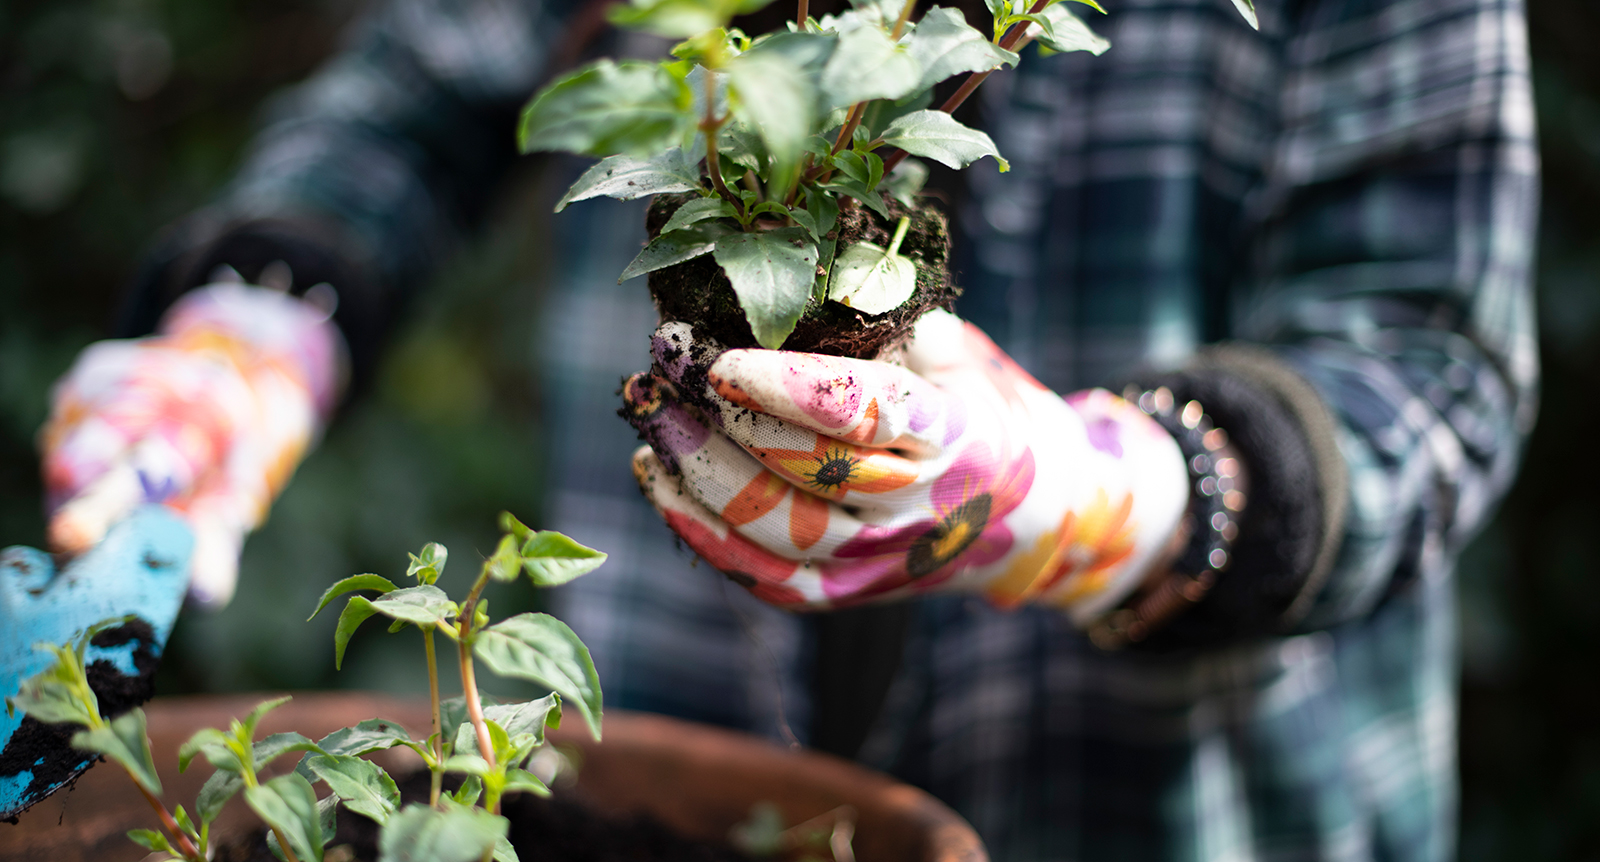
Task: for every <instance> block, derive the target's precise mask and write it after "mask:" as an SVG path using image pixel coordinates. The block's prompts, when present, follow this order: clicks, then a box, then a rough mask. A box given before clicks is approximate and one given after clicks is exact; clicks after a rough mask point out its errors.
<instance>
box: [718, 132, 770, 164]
mask: <svg viewBox="0 0 1600 862" xmlns="http://www.w3.org/2000/svg"><path fill="white" fill-rule="evenodd" d="M717 152H719V153H721V154H722V160H723V161H725V162H732V163H733V164H736V165H738V166H739V167H742V168H748V169H750V170H752V171H758V172H759V171H765V170H766V169H767V160H768V159H770V158H771V156H770V155H769V154H768V153H767V145H766V143H765V142H763V141H762V140H761V133H760V132H757V131H756V130H755V129H752V128H750V127H749V126H747V125H745V124H744V123H742V122H740V121H738V120H733V121H732V122H730V123H728V124H727V125H726V126H723V127H722V131H721V132H719V133H717Z"/></svg>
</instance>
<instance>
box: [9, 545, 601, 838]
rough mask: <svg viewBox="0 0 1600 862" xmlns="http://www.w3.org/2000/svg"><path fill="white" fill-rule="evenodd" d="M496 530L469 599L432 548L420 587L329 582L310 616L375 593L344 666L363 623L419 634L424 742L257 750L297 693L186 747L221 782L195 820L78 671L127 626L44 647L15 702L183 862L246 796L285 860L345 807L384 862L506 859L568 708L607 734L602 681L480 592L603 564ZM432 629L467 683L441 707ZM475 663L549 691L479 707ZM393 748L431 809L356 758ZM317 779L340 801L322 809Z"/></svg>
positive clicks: (363, 726) (142, 834)
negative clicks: (99, 769)
mask: <svg viewBox="0 0 1600 862" xmlns="http://www.w3.org/2000/svg"><path fill="white" fill-rule="evenodd" d="M501 526H502V529H503V530H504V535H503V536H502V537H501V539H500V542H499V544H498V546H497V547H496V548H495V552H494V554H493V555H491V556H490V557H489V558H488V559H487V560H485V561H484V563H483V565H482V566H481V567H480V569H479V571H478V575H477V577H476V579H475V580H474V581H473V583H472V586H471V588H470V589H469V590H468V592H467V595H466V598H465V599H464V600H463V601H461V602H460V603H457V602H454V601H452V600H451V599H450V597H449V596H448V595H447V594H446V593H445V592H444V590H442V589H440V588H439V586H438V585H437V584H438V581H439V576H440V575H441V574H442V573H443V572H444V568H445V562H446V559H447V557H448V553H447V551H446V550H445V548H444V547H443V546H442V545H438V544H429V545H427V546H426V547H424V548H423V549H422V552H421V553H420V554H414V555H411V563H410V565H409V566H408V567H407V570H406V575H407V577H410V578H412V579H414V580H415V581H416V585H415V586H410V587H400V586H399V585H397V584H395V583H394V582H393V581H391V580H389V579H388V578H384V577H381V576H378V575H370V574H369V575H355V576H353V577H349V578H345V579H343V580H341V581H339V582H338V583H336V584H334V585H333V586H331V587H329V588H328V590H327V592H325V593H324V594H323V595H322V598H321V600H320V601H318V603H317V607H316V610H315V611H313V612H312V616H313V617H315V616H316V615H317V613H320V612H321V611H322V609H323V608H325V607H327V606H328V604H329V603H331V602H332V601H333V600H334V599H336V598H338V597H339V596H342V595H345V594H348V593H351V592H357V591H360V592H367V593H376V594H377V595H376V596H375V597H374V598H370V599H369V598H367V597H366V596H362V595H357V596H353V597H351V598H350V599H349V600H348V601H347V602H346V603H345V607H344V611H343V612H342V613H341V614H340V615H339V622H338V626H337V629H336V631H335V634H334V650H335V658H336V661H337V662H338V663H340V664H342V663H343V660H344V651H345V647H346V646H347V645H348V643H349V641H350V637H351V636H352V635H353V634H354V633H355V631H356V629H357V628H359V627H360V626H361V624H362V623H363V622H365V621H366V620H367V619H368V618H369V617H372V616H375V615H376V616H383V617H387V618H389V619H390V620H391V621H392V622H391V624H390V626H389V630H390V631H391V632H395V631H399V630H400V629H402V628H406V627H415V628H417V629H419V630H420V631H421V632H422V636H423V646H424V652H425V655H426V658H427V667H428V692H429V698H430V701H431V706H432V716H433V721H432V732H431V733H430V734H429V735H428V737H427V738H426V739H423V740H417V739H413V738H411V736H410V734H408V733H407V732H406V731H405V730H404V729H403V728H402V727H401V726H400V725H399V724H397V723H395V722H392V721H385V720H383V719H376V718H375V719H369V720H367V721H363V722H361V723H360V724H357V725H355V726H354V727H347V728H344V729H342V730H337V731H334V732H333V733H331V734H328V735H327V736H325V737H323V738H322V739H320V740H317V741H315V742H313V741H312V740H311V739H309V738H307V737H305V736H303V735H301V734H299V733H293V732H289V733H275V734H272V735H270V736H267V737H265V738H263V739H256V738H255V736H256V728H257V725H258V724H259V723H260V721H261V719H262V717H263V716H264V715H266V714H267V712H269V711H270V710H272V709H274V708H276V707H278V706H281V705H282V704H284V703H285V702H287V701H288V700H289V698H287V697H285V698H280V699H277V700H271V701H267V702H265V703H262V704H260V705H259V706H257V707H256V708H255V710H254V711H252V712H251V713H250V714H249V715H248V716H246V717H245V718H244V719H243V720H237V719H236V720H234V721H233V723H232V724H231V726H230V727H229V728H228V729H227V730H219V729H215V728H207V729H204V730H201V731H199V732H197V733H196V734H195V735H194V736H193V737H191V738H190V739H189V741H188V742H186V743H185V744H184V745H183V747H182V748H181V749H180V750H179V768H180V769H181V770H186V769H188V767H189V765H190V763H192V762H193V761H194V759H195V758H196V757H204V758H205V759H206V760H207V761H208V762H209V763H211V765H212V766H214V767H216V772H215V773H213V774H212V776H211V777H210V779H208V780H207V781H206V783H205V785H204V786H203V787H202V788H201V789H200V793H199V795H198V796H197V798H196V799H195V804H194V813H193V814H192V815H191V814H190V813H189V812H188V811H186V810H185V809H184V807H183V806H181V805H179V806H177V807H176V808H175V809H172V810H171V811H169V810H168V809H167V808H166V806H165V805H163V804H162V802H161V801H160V799H159V797H160V795H161V782H160V780H159V778H158V777H157V775H156V768H155V764H154V761H153V759H152V757H151V753H150V743H149V739H148V737H147V736H146V734H145V727H146V719H145V714H144V711H143V710H140V709H134V710H131V711H130V712H128V713H126V714H124V715H122V716H119V717H117V718H115V719H111V720H109V721H108V720H106V719H104V718H102V717H101V716H100V711H99V705H98V702H97V700H96V698H95V694H94V691H93V690H92V689H91V688H90V687H89V684H88V680H87V676H86V673H85V669H84V652H85V649H86V648H87V646H88V644H89V641H90V640H91V639H93V637H94V636H95V635H96V634H97V633H99V632H100V631H103V630H104V629H105V628H108V627H110V626H114V625H117V624H119V623H121V622H124V620H110V621H107V622H105V623H101V624H99V625H97V626H95V627H94V628H92V629H90V630H89V631H87V632H85V633H84V634H83V635H82V636H81V637H79V638H78V640H77V641H76V642H75V643H74V644H73V645H71V646H67V647H61V646H54V645H44V646H43V647H42V648H47V649H50V650H51V651H53V652H54V653H55V654H56V657H57V661H56V663H55V664H54V665H53V666H52V667H51V668H49V669H48V670H46V671H44V672H43V673H40V674H38V675H37V676H35V677H33V678H31V679H29V680H27V681H26V682H25V683H24V684H23V686H22V689H21V691H20V692H19V693H18V695H17V696H16V697H15V698H12V699H11V701H10V702H9V703H8V706H9V708H13V709H16V708H20V709H22V710H24V711H25V712H27V713H28V714H29V715H32V716H34V717H35V718H37V719H39V720H40V721H44V722H49V723H56V722H68V723H72V724H76V725H80V726H82V727H83V728H84V730H82V731H80V732H79V733H78V734H76V735H75V736H74V737H73V738H72V744H73V745H74V746H75V747H77V748H80V749H83V750H85V751H91V752H95V753H98V754H102V755H104V756H106V757H107V758H110V759H111V760H114V761H116V762H117V763H118V764H120V765H121V766H122V767H123V768H124V769H125V770H127V772H128V775H129V777H131V778H132V779H133V782H134V784H135V785H136V786H137V787H138V788H139V791H140V793H141V794H142V795H143V796H144V797H145V799H146V800H148V801H149V803H150V805H151V807H152V808H154V809H155V811H156V813H157V817H158V818H159V820H160V823H161V829H159V830H152V829H136V830H133V831H132V832H130V833H129V835H128V837H129V838H131V839H132V840H133V841H134V842H136V843H138V844H140V845H141V846H143V847H146V848H148V849H150V850H153V851H160V852H165V853H167V854H169V855H170V856H171V857H174V858H179V859H183V860H187V862H203V860H205V859H207V858H209V854H210V852H211V850H212V847H211V845H212V843H213V842H212V840H211V835H210V828H211V824H212V823H213V822H214V821H215V820H216V818H217V816H218V815H219V814H220V813H221V812H222V809H223V806H224V805H225V804H226V803H227V802H228V801H229V800H230V799H231V798H232V797H234V796H235V795H240V794H242V796H243V798H244V801H245V803H246V804H247V805H248V806H249V807H250V809H251V810H253V811H254V812H255V813H256V814H257V815H259V816H260V817H261V819H262V820H263V821H264V822H265V823H266V824H267V826H268V828H269V830H270V832H269V837H268V845H269V846H270V847H271V849H272V851H273V852H274V853H275V854H277V855H278V857H279V858H281V859H285V860H288V862H308V860H317V862H321V860H322V858H323V850H324V847H325V846H326V845H327V843H328V842H329V841H331V840H332V838H333V836H334V816H335V812H336V809H337V807H338V806H339V805H343V806H344V807H345V808H346V809H348V810H350V811H353V812H355V813H357V814H360V815H362V816H365V817H368V818H371V819H372V820H374V821H376V822H377V823H378V824H379V825H380V826H381V827H382V828H381V832H380V838H379V853H380V856H379V858H380V859H381V860H384V862H402V860H430V862H470V860H475V859H482V860H491V859H493V860H500V862H511V860H515V859H516V858H517V857H516V852H515V851H514V850H513V849H512V847H511V844H510V843H509V842H508V841H507V840H506V834H507V831H508V828H509V824H508V822H507V821H506V819H505V818H503V817H501V816H500V814H499V811H500V800H501V798H502V797H503V796H504V794H506V793H510V792H513V791H528V792H532V793H536V794H540V795H547V794H548V793H549V792H550V791H549V788H548V787H547V786H546V785H545V782H544V781H543V780H541V779H540V778H539V776H537V775H535V774H534V773H533V772H532V771H530V769H529V768H528V767H529V765H530V764H529V761H530V759H531V757H532V756H533V754H534V753H535V751H536V750H537V749H538V748H539V747H540V746H541V745H543V744H544V742H545V729H546V728H547V727H556V726H558V725H559V724H560V721H561V715H562V710H563V707H570V708H572V709H574V710H576V711H577V713H578V715H579V716H580V717H582V719H583V721H584V723H585V724H586V725H587V727H588V728H589V731H590V732H591V733H593V734H594V736H595V738H597V739H598V738H599V736H600V716H601V694H600V682H599V679H598V677H597V676H596V674H595V669H594V662H593V661H592V660H591V659H590V657H589V651H588V649H587V648H586V647H585V646H584V645H583V642H582V641H580V640H579V639H578V637H577V635H576V634H574V633H573V632H572V630H571V629H570V628H568V627H567V626H566V625H565V624H564V623H562V622H560V621H559V620H557V619H555V618H554V617H551V616H549V615H547V614H537V613H524V614H517V615H516V616H513V617H509V618H507V619H504V620H501V621H499V622H493V621H492V620H491V618H490V617H489V614H488V608H487V606H486V604H487V603H486V602H484V601H483V599H482V593H483V589H484V587H485V586H486V585H487V584H488V582H489V581H491V580H496V581H514V580H516V579H517V578H518V577H519V576H521V575H522V574H524V573H526V574H527V576H528V577H529V579H530V580H532V581H533V583H534V584H536V585H539V586H554V585H557V584H563V583H566V582H568V581H570V580H572V579H574V578H577V577H579V576H581V575H583V574H586V573H588V572H590V571H592V570H594V569H595V568H597V567H598V566H599V565H600V564H601V563H603V562H604V561H605V558H606V555H605V554H603V553H600V552H599V551H595V550H593V549H590V548H586V547H584V546H583V545H580V544H578V543H577V542H574V541H572V540H571V539H569V538H567V537H566V536H564V535H562V534H560V533H556V532H545V531H534V530H531V529H529V528H528V527H526V526H524V525H523V524H522V523H521V522H519V521H517V519H515V518H513V517H512V516H511V515H509V514H505V515H502V516H501ZM436 634H437V635H440V636H442V637H444V638H445V639H447V640H449V641H451V642H453V643H454V644H455V646H456V656H457V660H458V661H459V664H460V669H461V680H462V696H461V697H459V698H454V699H450V700H443V699H441V698H440V695H439V674H438V664H437V653H436V651H435V637H434V636H435V635H436ZM478 661H481V662H483V664H484V665H485V666H486V667H487V668H489V670H490V671H492V672H494V673H495V674H497V675H499V676H503V677H507V678H511V679H520V680H526V681H530V682H533V683H536V684H538V685H540V686H543V687H545V688H548V689H550V690H551V693H550V694H549V695H547V696H545V697H543V698H540V699H538V700H533V701H528V702H525V703H505V704H492V705H490V704H485V702H484V698H483V696H482V695H481V694H480V693H479V691H478V686H477V675H476V663H477V662H478ZM396 746H403V747H405V748H409V749H411V750H412V751H414V752H416V753H417V755H418V756H419V757H421V758H422V761H423V763H424V764H425V765H426V766H427V768H428V771H429V772H430V773H431V784H430V792H429V799H428V804H426V805H423V804H419V803H413V804H410V805H407V806H405V807H403V808H402V807H401V803H400V791H399V788H398V787H397V786H396V784H395V782H394V780H393V779H392V778H390V777H389V775H388V774H387V773H385V772H384V771H383V769H381V768H380V767H378V766H377V765H376V764H374V763H372V762H371V761H368V760H366V759H364V758H363V757H362V755H365V754H370V753H372V752H376V751H382V750H386V749H390V748H394V747H396ZM291 752H297V753H301V754H302V757H301V760H300V762H299V764H298V765H297V766H296V767H295V769H294V771H293V772H290V773H288V774H285V775H279V776H276V777H272V778H266V777H264V776H263V775H262V770H264V769H265V768H266V767H267V766H268V764H270V763H271V762H272V761H274V760H276V759H277V758H279V757H281V756H283V755H285V754H289V753H291ZM446 773H459V774H461V775H463V776H464V780H463V781H462V782H461V784H460V786H459V788H458V789H457V790H456V791H455V792H453V793H445V792H444V791H443V778H444V775H445V774H446ZM318 783H322V784H324V785H326V786H327V788H328V789H329V791H331V792H330V793H329V794H328V795H326V796H323V797H321V798H320V799H319V798H318V796H317V792H316V785H317V784H318Z"/></svg>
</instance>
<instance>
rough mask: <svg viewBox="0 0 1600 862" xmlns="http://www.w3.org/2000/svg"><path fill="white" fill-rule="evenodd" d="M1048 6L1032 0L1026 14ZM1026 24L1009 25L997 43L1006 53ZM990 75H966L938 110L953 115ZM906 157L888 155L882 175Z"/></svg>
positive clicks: (901, 153)
mask: <svg viewBox="0 0 1600 862" xmlns="http://www.w3.org/2000/svg"><path fill="white" fill-rule="evenodd" d="M1048 5H1050V0H1034V2H1033V5H1032V6H1030V7H1029V8H1028V14H1029V15H1037V14H1039V13H1040V12H1043V11H1044V8H1045V7H1046V6H1048ZM1028 23H1029V22H1027V21H1023V22H1020V23H1017V24H1013V25H1011V29H1009V30H1007V31H1006V34H1005V36H1003V37H1001V39H1000V42H999V45H1000V47H1001V48H1004V49H1006V50H1007V51H1009V50H1011V49H1012V48H1014V47H1016V44H1017V43H1018V42H1019V41H1021V40H1022V34H1024V33H1026V32H1028ZM992 74H994V70H993V69H990V70H989V71H987V72H973V73H971V74H970V75H968V76H967V79H966V80H965V81H962V82H961V86H960V88H958V89H957V90H956V91H955V92H954V93H951V94H950V98H948V99H945V100H944V104H942V105H940V106H939V110H941V111H943V112H945V113H946V114H954V113H955V112H956V109H957V108H959V107H961V105H962V103H963V102H965V101H966V100H967V97H968V96H970V95H972V92H973V91H974V90H976V89H978V86H979V85H980V84H982V83H983V82H984V81H987V80H988V79H989V76H990V75H992ZM906 155H907V153H906V151H905V150H901V151H899V152H897V153H894V154H892V155H890V156H889V158H887V159H884V160H883V173H884V174H885V175H887V174H888V173H889V172H890V171H892V170H894V167H895V165H898V164H900V163H901V162H903V161H905V160H906Z"/></svg>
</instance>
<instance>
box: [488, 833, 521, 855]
mask: <svg viewBox="0 0 1600 862" xmlns="http://www.w3.org/2000/svg"><path fill="white" fill-rule="evenodd" d="M494 862H521V860H519V859H518V858H517V849H516V848H515V847H512V846H511V840H510V839H509V838H506V837H505V836H503V835H502V836H500V838H498V839H496V840H495V842H494Z"/></svg>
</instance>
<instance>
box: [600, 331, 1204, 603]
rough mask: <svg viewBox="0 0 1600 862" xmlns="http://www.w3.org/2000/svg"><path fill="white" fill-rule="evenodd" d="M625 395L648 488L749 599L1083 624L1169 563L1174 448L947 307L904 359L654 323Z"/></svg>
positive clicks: (1174, 523) (1123, 411) (1110, 400)
mask: <svg viewBox="0 0 1600 862" xmlns="http://www.w3.org/2000/svg"><path fill="white" fill-rule="evenodd" d="M653 352H654V355H655V359H656V367H655V370H654V371H652V372H650V373H646V374H640V375H636V376H634V377H633V378H631V379H630V380H628V381H627V383H626V385H625V387H624V399H625V400H626V402H627V406H626V407H625V410H624V414H625V415H626V416H627V417H628V419H629V421H630V422H632V423H633V424H634V426H635V427H636V428H638V430H639V431H640V432H641V433H642V434H643V436H644V438H645V439H646V441H648V442H649V443H650V447H648V448H644V449H641V450H640V451H639V452H638V453H637V454H636V455H635V458H634V471H635V474H636V475H637V476H638V478H639V481H640V485H641V486H642V488H643V489H644V491H645V493H646V495H648V496H649V497H650V499H651V500H652V502H654V503H655V505H656V507H657V508H658V509H659V510H660V511H661V513H662V516H663V517H664V518H665V519H666V521H667V523H668V524H669V525H670V526H671V527H672V529H673V530H674V531H675V532H677V534H678V535H679V536H680V537H681V538H682V539H683V540H684V541H685V542H686V543H688V545H689V546H690V547H691V548H692V549H693V550H694V551H695V552H696V553H697V554H699V555H700V556H701V557H703V558H704V559H706V560H707V561H708V562H709V563H710V564H711V565H713V566H715V567H716V568H718V569H720V570H721V571H723V572H725V573H727V574H728V575H729V576H730V577H732V578H734V579H735V580H737V581H739V582H741V583H743V584H744V585H745V586H747V587H749V588H750V589H751V590H752V591H754V592H755V593H756V594H757V595H758V596H759V597H761V598H763V599H765V600H767V601H770V602H773V603H775V604H779V605H784V606H790V607H807V608H826V607H840V606H847V605H851V604H856V603H860V602H863V601H867V600H871V599H878V598H894V597H904V596H907V595H912V594H917V593H921V592H925V591H929V590H934V589H953V590H962V591H968V592H976V593H980V594H983V595H985V596H987V597H988V598H989V599H990V600H992V601H994V602H995V603H997V604H1000V605H1002V606H1010V605H1015V604H1018V603H1021V602H1026V601H1032V602H1043V603H1048V604H1051V605H1055V606H1058V607H1061V608H1063V609H1065V610H1066V611H1067V612H1068V613H1070V614H1071V616H1072V617H1073V619H1074V620H1075V621H1077V622H1078V623H1080V624H1086V623H1088V622H1089V621H1092V620H1093V619H1095V618H1096V617H1098V616H1099V615H1101V614H1103V613H1104V612H1106V611H1107V610H1109V609H1111V608H1112V607H1113V606H1115V605H1116V603H1117V602H1119V601H1120V600H1121V599H1122V598H1123V597H1125V596H1126V595H1128V593H1130V592H1131V591H1132V590H1133V589H1134V588H1135V587H1136V586H1137V585H1138V583H1139V581H1140V580H1141V579H1142V578H1143V577H1144V575H1145V574H1146V573H1147V572H1148V571H1149V570H1150V569H1151V567H1152V566H1154V565H1158V564H1160V563H1161V562H1163V560H1164V557H1165V552H1166V551H1167V549H1168V548H1170V546H1171V544H1172V541H1173V538H1174V535H1175V533H1176V532H1177V530H1178V529H1179V527H1178V525H1179V522H1180V520H1181V519H1182V516H1183V513H1184V510H1185V507H1186V505H1187V502H1188V489H1187V476H1186V472H1185V466H1184V461H1183V456H1182V454H1181V453H1180V451H1179V449H1178V447H1177V445H1176V444H1175V443H1174V442H1173V440H1172V438H1171V437H1170V435H1168V434H1167V432H1166V431H1165V430H1163V429H1162V428H1161V427H1160V426H1159V425H1157V424H1155V423H1154V422H1153V421H1152V420H1151V419H1150V418H1149V417H1147V416H1145V415H1144V414H1143V413H1141V412H1140V411H1139V410H1138V409H1137V408H1136V407H1134V406H1132V405H1130V404H1128V403H1127V402H1125V401H1123V400H1122V399H1121V398H1119V397H1117V396H1114V395H1112V394H1110V393H1109V392H1105V391H1104V390H1088V391H1085V392H1080V393H1076V394H1074V395H1072V396H1069V397H1067V398H1065V399H1063V398H1062V397H1060V396H1058V395H1056V394H1055V393H1053V392H1050V391H1049V390H1047V389H1045V388H1044V387H1043V386H1041V385H1040V384H1039V383H1038V382H1036V381H1035V380H1034V379H1033V378H1032V377H1031V376H1029V375H1028V374H1027V373H1026V372H1024V371H1023V370H1022V369H1021V368H1019V367H1018V366H1017V365H1016V364H1015V363H1014V362H1012V361H1011V359H1010V358H1009V357H1007V356H1006V355H1005V354H1004V353H1003V352H1001V351H1000V350H999V348H997V347H995V345H994V344H993V342H991V341H989V339H988V338H987V337H985V336H984V335H983V333H981V332H980V331H978V330H977V329H976V328H974V327H972V326H970V325H968V324H965V323H963V322H962V321H960V320H959V319H958V318H956V317H955V316H954V315H951V314H948V313H946V312H933V313H930V314H929V315H927V316H926V317H924V318H923V319H922V320H921V321H920V322H919V323H918V325H917V329H916V333H915V337H914V338H913V339H912V341H911V343H910V345H909V347H908V349H907V351H906V356H905V364H904V366H900V365H893V364H889V363H885V362H869V361H864V360H856V359H844V358H838V357H830V356H818V355H812V354H801V353H792V352H787V351H774V350H728V351H723V350H722V349H721V348H720V347H719V346H718V345H715V344H712V343H708V342H706V341H703V340H697V339H696V337H695V335H694V333H693V331H692V329H691V328H690V327H689V326H688V325H687V324H682V323H668V324H665V325H663V326H662V327H661V328H660V329H659V330H658V331H657V332H656V335H655V338H654V344H653Z"/></svg>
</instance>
